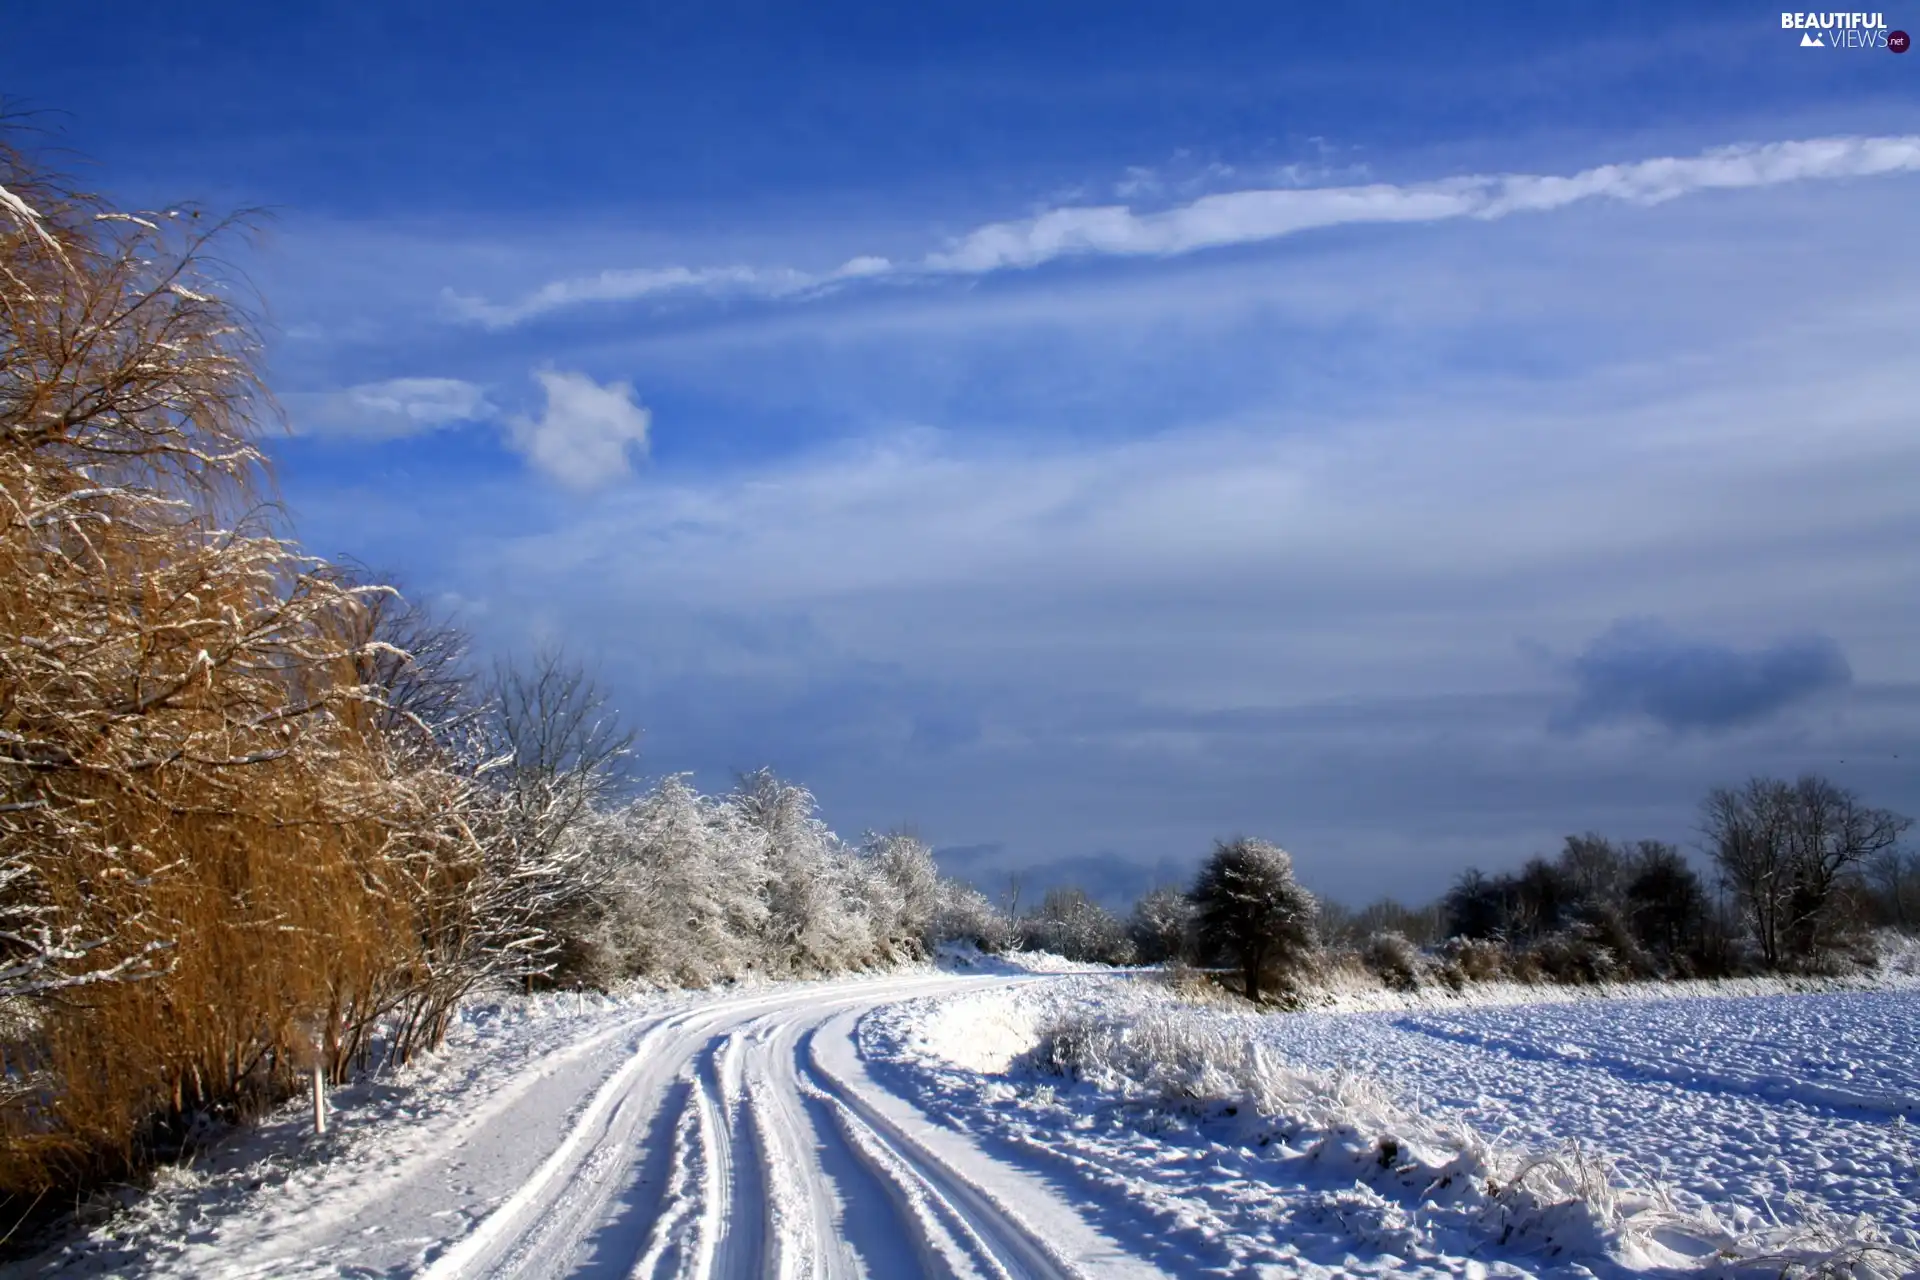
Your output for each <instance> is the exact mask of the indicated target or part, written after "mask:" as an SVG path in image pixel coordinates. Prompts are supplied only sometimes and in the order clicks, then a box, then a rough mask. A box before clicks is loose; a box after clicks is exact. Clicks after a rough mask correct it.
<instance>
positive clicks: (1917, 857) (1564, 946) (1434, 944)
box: [1008, 775, 1920, 999]
mask: <svg viewBox="0 0 1920 1280" xmlns="http://www.w3.org/2000/svg"><path fill="white" fill-rule="evenodd" d="M1700 813H1701V816H1700V840H1701V845H1702V847H1703V851H1704V852H1705V854H1706V855H1707V860H1708V863H1709V865H1710V867H1711V874H1709V875H1703V874H1702V873H1701V872H1700V871H1699V870H1696V869H1695V867H1694V865H1693V864H1692V863H1691V862H1690V861H1689V859H1688V858H1687V857H1686V855H1685V854H1684V853H1683V852H1682V851H1681V850H1680V848H1679V847H1678V846H1676V845H1673V844H1669V843H1667V842H1664V841H1658V840H1638V841H1632V842H1619V841H1613V840H1609V839H1607V838H1606V837H1604V836H1601V835H1598V834H1593V833H1589V834H1585V835H1576V836H1569V837H1567V838H1566V841H1565V843H1564V845H1563V846H1562V848H1561V850H1560V852H1559V853H1558V854H1556V855H1555V856H1553V857H1534V858H1531V859H1529V860H1528V861H1527V862H1526V863H1525V864H1524V865H1523V866H1522V867H1521V868H1520V869H1519V870H1517V871H1513V872H1505V873H1500V874H1494V875H1489V874H1486V873H1484V872H1482V871H1481V870H1479V869H1478V868H1473V867H1469V868H1467V869H1466V870H1465V871H1463V872H1461V873H1460V875H1459V876H1458V877H1457V878H1456V879H1455V881H1454V883H1453V885H1452V886H1451V888H1449V889H1448V891H1447V892H1446V893H1445V894H1444V895H1442V896H1441V897H1440V898H1439V899H1437V900H1436V901H1433V902H1431V903H1427V904H1424V905H1421V906H1417V907H1410V906H1407V905H1405V904H1403V903H1400V902H1398V901H1396V900H1394V899H1391V898H1387V899H1382V900H1380V901H1377V902H1374V903H1372V904H1371V905H1369V906H1367V907H1365V908H1363V909H1360V910H1357V911H1356V910H1351V909H1348V908H1345V907H1342V906H1340V905H1339V904H1338V903H1334V902H1330V901H1324V900H1318V899H1316V898H1315V897H1314V896H1313V895H1312V894H1310V893H1308V892H1307V891H1306V890H1305V889H1304V888H1302V887H1301V886H1300V885H1299V884H1298V882H1297V881H1296V879H1295V877H1294V870H1293V865H1292V862H1291V860H1290V859H1289V858H1288V856H1287V855H1286V854H1285V853H1284V852H1282V851H1281V850H1279V849H1278V848H1276V847H1275V846H1273V845H1269V844H1266V843H1265V842H1263V841H1258V840H1249V839H1245V838H1236V839H1233V840H1226V841H1221V842H1219V843H1218V844H1216V845H1215V847H1214V850H1213V852H1212V854H1211V855H1210V856H1209V857H1208V858H1207V859H1206V861H1205V862H1204V863H1203V865H1202V866H1201V868H1200V870H1199V873H1198V874H1197V876H1196V878H1195V879H1194V881H1193V883H1192V884H1191V885H1190V886H1186V887H1179V886H1167V887H1161V888H1156V889H1154V890H1152V891H1150V892H1148V893H1147V894H1145V895H1143V896H1142V897H1141V898H1140V899H1139V900H1138V901H1137V902H1136V903H1135V904H1134V907H1133V909H1132V911H1131V913H1130V914H1129V915H1127V916H1126V917H1124V918H1123V917H1121V916H1119V915H1116V914H1114V913H1113V912H1110V911H1108V910H1106V909H1105V908H1103V907H1101V906H1100V905H1099V904H1098V903H1096V902H1094V901H1093V900H1092V899H1091V898H1089V897H1088V895H1087V894H1086V893H1084V892H1082V891H1080V890H1078V889H1075V888H1072V887H1063V888H1056V889H1054V890H1052V891H1050V892H1049V893H1048V894H1047V895H1046V897H1045V898H1044V899H1043V900H1042V901H1041V903H1040V904H1039V905H1038V907H1037V908H1035V909H1033V910H1032V911H1029V912H1027V913H1026V914H1024V915H1015V916H1014V917H1013V918H1012V919H1011V920H1010V921H1009V923H1008V931H1009V936H1010V937H1011V938H1012V939H1013V940H1014V941H1015V942H1016V943H1017V944H1019V945H1025V946H1029V947H1035V948H1041V949H1046V950H1051V951H1058V952H1060V953H1061V954H1063V955H1066V956H1068V957H1070V958H1075V959H1082V960H1090V961H1100V962H1104V963H1110V964H1124V963H1133V962H1139V963H1164V962H1178V963H1190V964H1200V965H1205V966H1212V967H1221V968H1227V969H1230V970H1232V971H1233V973H1234V974H1235V976H1236V979H1237V984H1238V986H1239V987H1240V989H1241V990H1242V991H1243V992H1245V993H1246V994H1248V995H1249V996H1251V997H1253V998H1255V999H1258V998H1259V997H1260V996H1261V994H1262V992H1263V991H1266V992H1271V991H1272V990H1273V989H1274V988H1275V987H1276V986H1278V985H1280V984H1283V983H1286V982H1288V981H1299V980H1307V981H1311V980H1312V979H1314V978H1315V977H1324V976H1325V975H1326V973H1327V971H1328V970H1329V969H1330V968H1337V967H1338V966H1339V965H1340V964H1341V963H1351V964H1356V965H1359V966H1362V967H1364V968H1365V969H1368V970H1370V971H1372V973H1373V974H1375V975H1376V976H1377V977H1379V978H1380V979H1381V980H1383V981H1385V982H1386V983H1388V984H1389V985H1392V986H1400V987H1412V986H1417V985H1420V984H1421V983H1422V982H1423V981H1426V980H1429V979H1431V980H1434V981H1438V982H1442V983H1445V984H1448V985H1451V986H1454V987H1456V988H1457V987H1461V986H1463V985H1464V984H1466V983H1468V982H1472V981H1484V980H1487V979H1492V978H1508V979H1514V980H1519V981H1525V982H1540V981H1549V982H1570V983H1597V982H1611V981H1621V980H1629V979H1657V978H1690V977H1724V976H1731V975H1736V974H1744V973H1755V972H1778V971H1792V972H1837V971H1843V970H1846V969H1850V968H1857V967H1860V966H1863V965H1870V964H1872V963H1873V962H1874V959H1873V947H1872V943H1871V940H1870V936H1869V935H1870V933H1871V931H1872V930H1874V929H1876V928H1891V929H1896V930H1900V931H1904V932H1913V931H1915V930H1920V853H1916V852H1914V851H1912V850H1909V849H1906V848H1904V847H1903V846H1902V844H1901V840H1902V837H1903V836H1904V835H1905V834H1906V832H1907V831H1909V830H1910V829H1911V828H1912V826H1913V823H1912V821H1911V820H1910V819H1908V818H1906V817H1903V816H1902V815H1900V814H1897V813H1894V812H1892V811H1890V810H1887V809H1882V808H1876V807H1874V806H1871V805H1869V804H1867V803H1866V802H1865V801H1863V800H1862V799H1861V798H1860V797H1859V796H1858V795H1857V794H1855V793H1854V792H1852V791H1849V790H1847V789H1846V788H1844V787H1841V786H1839V785H1837V784H1835V783H1833V782H1831V781H1829V780H1828V779H1825V778H1821V777H1817V776H1812V775H1809V776H1806V777H1802V778H1800V779H1798V780H1796V781H1792V782H1788V781H1784V780H1781V779H1776V778H1754V779H1751V780H1749V781H1748V782H1746V783H1744V784H1742V785H1740V786H1738V787H1721V788H1716V789H1714V790H1713V791H1712V792H1710V793H1709V794H1708V795H1707V797H1706V798H1705V800H1704V801H1703V802H1702V805H1701V810H1700Z"/></svg>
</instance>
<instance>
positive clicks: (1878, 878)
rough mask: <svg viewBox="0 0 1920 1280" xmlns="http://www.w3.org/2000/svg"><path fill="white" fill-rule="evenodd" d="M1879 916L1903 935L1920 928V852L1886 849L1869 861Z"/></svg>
mask: <svg viewBox="0 0 1920 1280" xmlns="http://www.w3.org/2000/svg"><path fill="white" fill-rule="evenodd" d="M1866 877H1867V883H1868V884H1869V885H1870V886H1871V889H1872V893H1873V901H1874V907H1875V913H1876V915H1877V916H1878V917H1879V920H1880V923H1882V924H1888V925H1892V926H1893V927H1894V928H1896V929H1898V930H1900V931H1901V932H1902V933H1909V932H1912V931H1913V929H1914V928H1915V927H1916V926H1920V853H1909V852H1907V851H1905V850H1903V849H1893V848H1890V849H1882V850H1881V851H1880V852H1879V853H1877V854H1875V855H1874V856H1873V857H1872V858H1870V859H1868V860H1867V866H1866Z"/></svg>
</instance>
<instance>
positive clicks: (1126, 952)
mask: <svg viewBox="0 0 1920 1280" xmlns="http://www.w3.org/2000/svg"><path fill="white" fill-rule="evenodd" d="M1020 926H1021V927H1020V932H1021V941H1022V943H1023V944H1024V945H1026V946H1028V947H1030V948H1032V949H1034V950H1037V951H1051V952H1053V953H1054V954H1056V955H1062V956H1065V957H1066V958H1067V959H1069V960H1081V961H1086V962H1088V963H1093V964H1126V963H1129V962H1130V961H1131V960H1132V959H1133V943H1132V942H1131V940H1130V939H1129V938H1128V937H1127V929H1126V926H1125V925H1123V924H1122V923H1121V922H1120V920H1119V919H1118V918H1117V917H1116V916H1115V915H1114V914H1113V913H1112V912H1111V911H1108V910H1107V909H1106V908H1105V907H1103V906H1101V905H1100V904H1099V903H1097V902H1095V901H1094V900H1093V899H1092V898H1089V897H1088V896H1087V894H1086V892H1085V891H1084V890H1082V889H1076V888H1059V889H1049V890H1048V891H1047V896H1046V897H1045V898H1043V899H1041V902H1040V906H1039V909H1038V910H1036V911H1035V912H1034V913H1033V914H1032V915H1030V916H1027V917H1026V918H1025V919H1023V920H1022V921H1021V922H1020Z"/></svg>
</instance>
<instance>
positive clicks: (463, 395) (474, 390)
mask: <svg viewBox="0 0 1920 1280" xmlns="http://www.w3.org/2000/svg"><path fill="white" fill-rule="evenodd" d="M286 401H287V407H288V409H289V410H290V412H291V416H292V419H293V427H294V430H296V431H298V432H300V433H301V434H302V435H312V436H341V437H346V438H349V439H357V440H397V439H399V438H401V437H403V436H415V435H421V434H423V433H425V432H428V431H437V430H440V429H441V428H443V427H451V426H456V425H458V424H460V423H463V422H485V421H488V420H490V419H492V418H493V417H495V416H496V415H497V414H498V412H499V411H498V410H497V409H495V408H494V406H493V404H492V403H491V402H489V401H488V399H487V395H486V392H484V391H482V390H481V389H480V388H479V387H478V386H476V385H474V384H473V383H471V382H463V381H462V380H460V379H459V378H389V379H387V380H386V381H385V382H363V383H361V384H360V385H359V386H355V387H346V388H343V389H341V390H338V391H321V392H295V393H293V394H290V395H288V396H287V397H286Z"/></svg>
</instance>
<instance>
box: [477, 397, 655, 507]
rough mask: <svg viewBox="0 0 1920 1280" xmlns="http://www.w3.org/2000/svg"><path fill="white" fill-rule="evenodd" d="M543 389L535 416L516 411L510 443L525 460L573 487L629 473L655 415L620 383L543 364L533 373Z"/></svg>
mask: <svg viewBox="0 0 1920 1280" xmlns="http://www.w3.org/2000/svg"><path fill="white" fill-rule="evenodd" d="M534 376H535V377H536V378H538V379H539V380H540V386H541V387H542V389H544V390H545V391H546V394H547V407H546V410H545V412H543V413H542V414H541V415H540V416H539V417H537V418H532V417H527V416H524V415H522V416H516V417H514V418H513V419H511V420H510V421H509V423H508V442H509V443H510V444H512V445H513V447H514V448H515V449H516V450H518V451H519V452H520V453H521V454H522V455H524V456H525V457H526V459H527V461H528V462H530V463H532V464H533V465H534V466H535V467H536V468H538V469H539V470H541V471H543V472H545V473H546V474H547V475H548V476H550V477H552V478H553V479H555V480H558V481H559V482H560V483H561V484H564V485H566V486H567V487H568V488H571V489H581V490H586V489H598V488H601V487H603V486H605V485H608V484H611V483H613V482H614V481H617V480H623V479H625V478H626V477H627V476H629V475H631V474H632V473H633V467H632V462H631V457H632V455H633V454H635V453H641V454H644V453H645V452H646V449H647V432H648V429H649V427H650V426H651V424H652V421H653V414H652V412H651V411H650V410H648V409H647V408H645V407H644V406H642V405H641V404H640V403H639V401H637V400H636V399H635V398H634V393H633V388H632V387H631V386H629V385H628V384H627V383H624V382H610V383H607V384H606V385H605V386H602V385H601V384H600V383H598V382H595V381H594V380H593V379H592V378H590V377H588V376H587V375H586V374H584V373H564V372H561V371H559V370H554V369H542V370H540V371H539V372H537V373H536V374H535V375H534Z"/></svg>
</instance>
